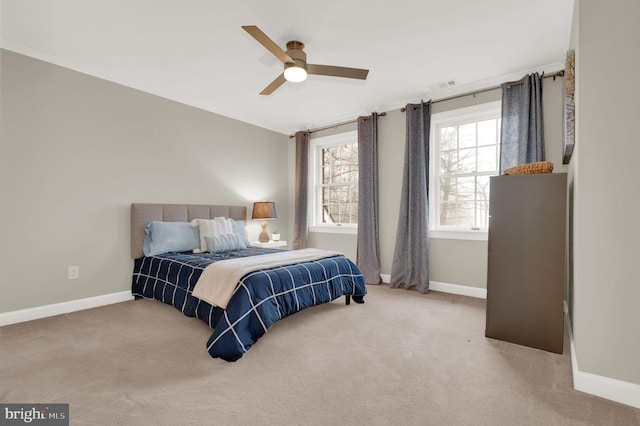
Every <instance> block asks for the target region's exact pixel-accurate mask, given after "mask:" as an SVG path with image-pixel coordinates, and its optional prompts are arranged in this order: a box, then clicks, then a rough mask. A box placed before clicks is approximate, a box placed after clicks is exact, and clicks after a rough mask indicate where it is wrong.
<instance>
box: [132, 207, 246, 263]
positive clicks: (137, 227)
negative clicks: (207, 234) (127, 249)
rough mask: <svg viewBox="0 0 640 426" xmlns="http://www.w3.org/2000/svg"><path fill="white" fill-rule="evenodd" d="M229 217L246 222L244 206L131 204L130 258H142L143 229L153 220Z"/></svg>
mask: <svg viewBox="0 0 640 426" xmlns="http://www.w3.org/2000/svg"><path fill="white" fill-rule="evenodd" d="M221 216H224V217H229V218H231V219H234V220H247V207H246V206H218V205H206V204H142V203H132V204H131V257H132V258H133V259H138V258H140V257H142V256H144V253H143V251H142V244H143V242H144V237H145V235H146V233H145V232H144V227H145V226H147V224H148V223H149V222H151V221H153V220H160V221H163V222H190V221H192V220H193V219H213V218H214V217H221Z"/></svg>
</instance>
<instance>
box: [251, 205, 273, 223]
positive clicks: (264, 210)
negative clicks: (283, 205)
mask: <svg viewBox="0 0 640 426" xmlns="http://www.w3.org/2000/svg"><path fill="white" fill-rule="evenodd" d="M277 217H278V213H276V203H274V202H273V201H258V202H255V203H253V213H252V214H251V219H263V220H264V219H276V218H277Z"/></svg>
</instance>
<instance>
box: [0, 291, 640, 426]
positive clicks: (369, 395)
mask: <svg viewBox="0 0 640 426" xmlns="http://www.w3.org/2000/svg"><path fill="white" fill-rule="evenodd" d="M368 291H369V294H368V295H367V297H366V298H365V300H366V303H365V304H364V305H358V304H351V305H349V306H345V304H344V298H342V299H340V300H338V301H335V302H333V303H330V304H327V305H322V306H317V307H313V308H309V309H307V310H306V311H303V312H300V313H297V314H295V315H293V316H291V317H288V318H285V319H283V320H281V321H280V322H278V323H276V324H275V325H274V326H273V327H272V328H271V329H270V330H269V332H268V333H267V334H266V335H265V336H263V337H262V338H261V339H260V340H259V341H258V343H256V344H255V345H254V346H253V347H252V348H251V350H249V352H247V353H246V354H245V355H244V357H243V358H241V359H240V360H239V361H237V362H235V363H227V362H225V361H222V360H220V359H213V358H211V357H210V356H209V354H208V353H207V352H206V349H205V343H206V341H207V339H208V337H209V336H210V334H211V330H210V329H209V328H208V326H207V325H206V324H204V323H203V322H201V321H200V320H197V319H193V318H186V317H184V316H183V315H182V314H181V313H180V312H179V311H177V310H176V309H174V308H172V307H170V306H168V305H164V304H162V303H160V302H156V301H149V300H136V301H131V302H125V303H119V304H115V305H110V306H105V307H100V308H96V309H90V310H86V311H80V312H74V313H70V314H66V315H60V316H56V317H52V318H46V319H41V320H36V321H30V322H26V323H21V324H14V325H10V326H5V327H0V339H1V342H2V343H1V347H0V401H2V402H20V403H69V404H70V418H71V424H74V425H76V424H77V425H214V424H215V425H276V424H277V425H492V426H494V425H616V426H618V425H638V424H640V410H637V409H634V408H632V407H627V406H624V405H621V404H617V403H615V402H611V401H608V400H604V399H601V398H597V397H595V396H591V395H587V394H584V393H581V392H577V391H575V390H573V388H572V379H571V364H570V354H569V349H568V343H566V342H565V351H564V352H565V353H564V354H562V355H558V354H553V353H549V352H545V351H541V350H537V349H532V348H528V347H524V346H518V345H514V344H511V343H506V342H502V341H498V340H493V339H487V338H485V337H484V327H485V301H484V300H481V299H474V298H469V297H464V296H456V295H450V294H445V293H438V292H430V293H429V294H427V295H421V294H418V293H416V292H413V291H407V290H397V289H396V290H393V289H390V288H389V287H388V286H386V285H381V286H368Z"/></svg>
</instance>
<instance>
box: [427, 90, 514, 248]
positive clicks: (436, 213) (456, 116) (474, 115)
mask: <svg viewBox="0 0 640 426" xmlns="http://www.w3.org/2000/svg"><path fill="white" fill-rule="evenodd" d="M501 107H502V103H501V101H495V102H487V103H483V104H479V105H474V106H471V107H465V108H458V109H454V110H450V111H444V112H440V113H436V114H432V116H431V134H430V136H429V141H430V142H429V145H430V147H429V148H430V152H431V155H430V159H429V170H430V171H431V172H430V173H429V174H430V176H429V211H430V214H429V234H430V235H429V236H430V238H445V239H457V240H480V241H487V239H488V231H489V229H488V228H479V229H471V228H453V227H440V225H439V223H440V185H439V181H440V179H439V178H440V164H439V161H440V146H439V144H438V141H437V139H436V135H437V133H436V132H437V130H438V129H439V128H441V127H446V126H447V125H459V124H461V123H463V122H465V121H470V122H471V121H482V120H485V119H490V118H495V117H496V116H497V117H500V114H501ZM499 150H500V135H498V152H499ZM498 159H499V153H498Z"/></svg>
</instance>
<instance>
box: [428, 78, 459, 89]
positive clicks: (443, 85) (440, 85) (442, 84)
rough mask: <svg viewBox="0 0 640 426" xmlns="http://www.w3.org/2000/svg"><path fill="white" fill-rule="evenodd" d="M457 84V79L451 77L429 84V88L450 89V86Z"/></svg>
mask: <svg viewBox="0 0 640 426" xmlns="http://www.w3.org/2000/svg"><path fill="white" fill-rule="evenodd" d="M455 85H456V81H455V80H454V79H450V80H446V81H441V82H440V83H435V84H431V85H430V86H429V89H431V90H432V91H434V90H442V89H448V88H449V87H453V86H455Z"/></svg>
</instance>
